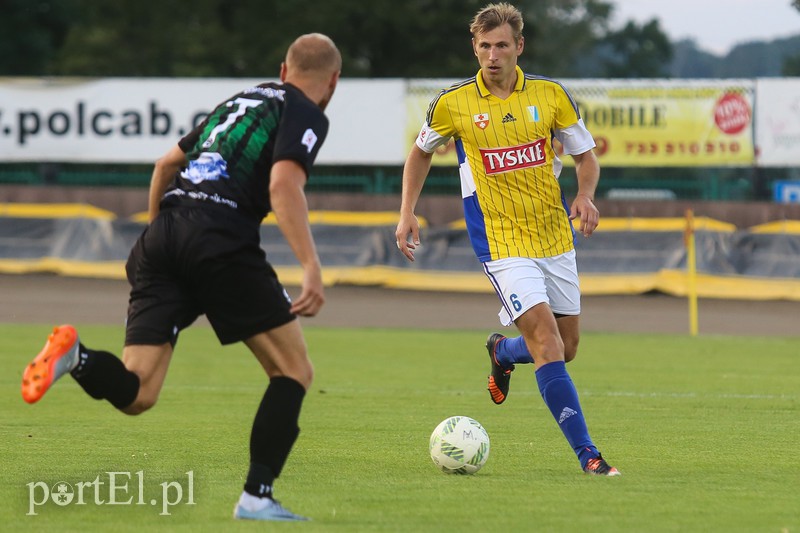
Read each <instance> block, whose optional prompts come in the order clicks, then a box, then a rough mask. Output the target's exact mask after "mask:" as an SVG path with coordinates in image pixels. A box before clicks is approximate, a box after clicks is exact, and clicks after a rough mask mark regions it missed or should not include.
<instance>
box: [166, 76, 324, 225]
mask: <svg viewBox="0 0 800 533" xmlns="http://www.w3.org/2000/svg"><path fill="white" fill-rule="evenodd" d="M327 134H328V119H327V117H326V116H325V115H324V113H323V112H322V109H320V107H319V106H318V105H317V104H315V103H314V102H312V101H311V100H309V99H308V98H307V97H306V96H305V95H304V94H303V93H302V91H300V90H299V89H298V88H297V87H295V86H293V85H291V84H289V83H284V84H281V83H263V84H261V85H259V86H258V87H253V88H250V89H247V90H245V91H242V92H240V93H238V94H236V95H234V96H233V97H232V98H230V99H229V100H227V101H226V102H223V103H221V104H220V105H219V106H217V107H216V109H214V111H212V112H211V114H209V115H208V117H206V119H205V120H204V121H203V122H202V123H201V124H200V125H199V126H198V127H196V128H195V129H194V130H192V131H191V132H190V133H189V134H188V135H186V136H185V137H183V138H182V139H181V140H180V141H179V142H178V145H179V146H180V148H181V150H183V151H184V152H185V153H186V156H187V158H188V160H189V164H188V165H187V166H186V167H185V168H184V169H182V170H181V172H180V173H179V174H178V176H176V177H175V180H174V181H173V182H172V184H171V185H170V186H169V187H168V188H167V190H166V192H165V193H164V197H163V199H162V201H161V206H162V207H163V208H169V207H174V206H185V205H191V206H197V205H203V204H207V205H221V206H226V207H227V208H230V209H234V210H236V211H237V212H239V213H241V214H242V215H244V216H245V217H247V218H249V219H251V220H253V221H254V222H256V223H260V222H261V220H262V219H263V218H264V217H265V216H267V214H268V213H269V212H270V210H271V206H270V198H269V180H270V169H271V168H272V165H273V163H275V162H277V161H280V160H283V159H291V160H294V161H297V162H298V163H299V164H300V166H302V167H303V168H304V169H305V171H306V175H308V173H309V171H310V169H311V165H312V164H313V163H314V159H316V157H317V152H319V149H320V146H322V143H323V141H324V140H325V136H326V135H327Z"/></svg>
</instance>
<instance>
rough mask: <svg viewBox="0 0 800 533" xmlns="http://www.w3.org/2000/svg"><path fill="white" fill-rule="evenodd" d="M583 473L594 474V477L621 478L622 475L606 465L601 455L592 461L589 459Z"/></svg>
mask: <svg viewBox="0 0 800 533" xmlns="http://www.w3.org/2000/svg"><path fill="white" fill-rule="evenodd" d="M583 471H584V472H586V473H587V474H594V475H596V476H621V475H622V473H621V472H620V471H619V470H617V469H616V468H614V467H613V466H611V465H610V464H608V463H607V462H606V460H605V459H603V456H602V455H598V456H597V457H595V458H593V459H589V462H588V463H586V466H585V467H584V468H583Z"/></svg>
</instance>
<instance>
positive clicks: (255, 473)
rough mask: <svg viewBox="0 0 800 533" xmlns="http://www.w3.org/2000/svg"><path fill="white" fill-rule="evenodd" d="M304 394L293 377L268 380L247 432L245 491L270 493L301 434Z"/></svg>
mask: <svg viewBox="0 0 800 533" xmlns="http://www.w3.org/2000/svg"><path fill="white" fill-rule="evenodd" d="M305 394H306V390H305V389H304V388H303V386H302V385H300V383H298V382H297V381H295V380H293V379H292V378H287V377H277V378H273V379H271V380H270V382H269V386H268V387H267V391H266V392H265V393H264V398H263V399H262V400H261V405H259V407H258V411H257V412H256V418H255V420H254V421H253V431H252V433H251V434H250V471H249V472H248V473H247V481H245V484H244V490H245V492H247V493H249V494H252V495H253V496H259V497H272V483H273V482H274V481H275V479H276V478H277V477H278V476H279V475H280V474H281V470H282V469H283V465H284V463H286V459H287V458H288V457H289V452H290V451H291V449H292V446H293V445H294V442H295V440H297V436H298V435H299V434H300V428H299V427H298V426H297V421H298V419H299V418H300V407H301V406H302V404H303V398H304V397H305Z"/></svg>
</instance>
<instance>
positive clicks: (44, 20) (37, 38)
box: [0, 0, 76, 76]
mask: <svg viewBox="0 0 800 533" xmlns="http://www.w3.org/2000/svg"><path fill="white" fill-rule="evenodd" d="M75 20H76V17H75V10H74V6H73V2H72V0H62V1H56V0H52V1H46V0H3V2H2V5H0V35H2V36H3V38H2V39H0V74H3V75H7V76H38V75H41V74H47V73H50V72H52V69H53V66H54V65H53V62H54V59H55V56H56V54H57V52H58V50H59V49H60V48H61V47H62V45H63V43H64V40H65V39H66V37H67V34H68V32H69V30H70V28H71V27H72V26H73V24H74V22H75Z"/></svg>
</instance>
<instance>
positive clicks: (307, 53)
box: [286, 33, 342, 77]
mask: <svg viewBox="0 0 800 533" xmlns="http://www.w3.org/2000/svg"><path fill="white" fill-rule="evenodd" d="M286 67H287V69H288V70H289V72H290V73H292V74H296V75H298V76H322V77H328V76H330V75H331V74H333V73H336V72H339V71H340V70H342V55H341V54H340V53H339V49H338V48H336V44H334V42H333V41H332V40H331V38H330V37H328V36H327V35H323V34H321V33H307V34H305V35H301V36H300V37H298V38H297V39H295V41H294V42H293V43H292V44H291V46H289V50H288V51H287V52H286Z"/></svg>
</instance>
